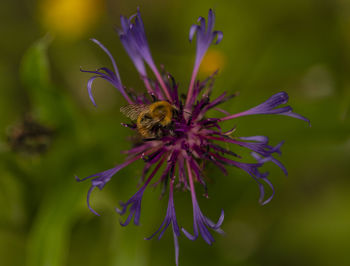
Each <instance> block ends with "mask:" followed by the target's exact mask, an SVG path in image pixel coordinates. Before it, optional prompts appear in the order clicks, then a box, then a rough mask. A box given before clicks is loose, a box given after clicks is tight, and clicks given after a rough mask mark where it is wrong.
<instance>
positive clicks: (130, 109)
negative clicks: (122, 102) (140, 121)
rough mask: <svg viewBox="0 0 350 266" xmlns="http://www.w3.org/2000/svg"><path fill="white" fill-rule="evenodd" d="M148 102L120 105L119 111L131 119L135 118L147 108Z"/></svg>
mask: <svg viewBox="0 0 350 266" xmlns="http://www.w3.org/2000/svg"><path fill="white" fill-rule="evenodd" d="M148 107H149V104H129V105H126V106H122V107H120V112H122V113H123V114H124V115H125V116H127V117H129V118H130V119H131V120H136V119H137V118H138V116H139V114H140V113H141V112H143V111H145V110H147V109H148Z"/></svg>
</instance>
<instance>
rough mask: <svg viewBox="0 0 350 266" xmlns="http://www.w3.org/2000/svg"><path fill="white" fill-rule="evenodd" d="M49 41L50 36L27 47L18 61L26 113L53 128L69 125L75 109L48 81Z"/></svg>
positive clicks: (59, 90) (71, 122) (62, 93)
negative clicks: (24, 90)
mask: <svg viewBox="0 0 350 266" xmlns="http://www.w3.org/2000/svg"><path fill="white" fill-rule="evenodd" d="M51 42H52V37H51V36H50V35H48V34H47V35H45V36H44V37H43V38H41V39H39V40H38V41H36V42H35V43H34V44H33V45H32V46H31V47H29V48H28V50H27V51H26V52H25V54H24V56H23V58H22V62H21V67H20V77H21V82H22V84H23V86H24V87H25V89H26V91H27V94H28V97H29V100H30V104H31V110H30V112H31V113H33V114H34V116H35V117H36V118H37V119H39V120H40V122H44V123H47V124H49V125H54V126H57V125H61V124H64V125H65V126H66V125H67V124H71V125H73V124H74V123H73V116H74V115H75V114H76V110H75V107H74V105H73V104H71V100H70V97H67V96H66V95H65V92H64V90H62V89H61V88H60V87H58V86H56V85H54V84H52V82H51V77H50V63H49V58H48V48H49V45H50V44H51Z"/></svg>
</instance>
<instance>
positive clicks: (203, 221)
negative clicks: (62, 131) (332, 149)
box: [77, 10, 310, 265]
mask: <svg viewBox="0 0 350 266" xmlns="http://www.w3.org/2000/svg"><path fill="white" fill-rule="evenodd" d="M198 22H199V25H193V26H192V27H191V29H190V35H189V36H190V41H191V40H192V39H193V38H194V35H195V34H196V44H197V52H196V58H195V63H194V69H193V72H192V76H191V81H190V84H189V87H188V93H187V97H186V99H185V100H183V99H181V98H180V97H179V94H178V85H177V83H176V82H175V79H174V78H173V76H171V75H170V74H169V73H162V74H161V73H160V72H159V71H158V68H157V66H156V64H155V63H154V61H153V58H152V56H151V52H150V49H149V46H148V42H147V39H146V34H145V29H144V25H143V22H142V19H141V15H140V12H139V10H138V11H137V14H135V15H133V16H131V17H130V18H126V17H123V16H122V17H121V29H120V30H119V31H118V32H119V37H120V40H121V42H122V44H123V46H124V48H125V50H126V52H127V53H128V55H129V56H130V58H131V60H132V61H133V63H134V65H135V67H136V69H137V71H138V72H139V74H140V77H141V79H142V80H143V81H144V84H145V87H146V90H147V92H148V95H144V94H141V95H139V94H137V93H135V92H134V91H133V90H131V89H128V88H126V87H125V86H124V85H123V84H122V82H121V78H120V75H119V72H118V68H117V65H116V63H115V60H114V59H113V57H112V55H111V53H110V52H109V51H108V50H107V49H106V48H105V47H104V46H103V45H102V44H101V43H99V42H98V41H96V40H93V41H94V42H95V43H97V44H98V45H99V46H100V47H101V48H102V49H103V50H104V51H105V52H106V53H107V55H108V56H109V58H110V59H111V62H112V65H113V71H112V70H110V69H108V68H101V69H98V70H96V71H83V70H82V71H83V72H89V73H93V74H95V75H94V76H93V77H92V78H90V80H89V81H88V85H87V88H88V92H89V96H90V98H91V100H92V102H93V104H95V101H94V98H93V96H92V93H91V90H92V82H93V81H94V80H95V79H96V78H103V79H105V80H107V81H108V82H110V83H111V84H112V85H113V86H114V87H115V88H116V89H117V90H118V91H119V92H120V93H121V94H122V95H123V96H124V98H125V100H126V102H127V103H128V104H129V107H128V108H129V109H130V110H132V113H128V117H130V118H131V119H132V120H136V118H137V120H138V122H137V123H136V124H135V123H131V124H122V125H123V126H125V127H127V128H129V129H131V130H133V131H134V132H135V133H134V134H136V135H139V137H140V142H139V143H138V144H137V145H136V146H134V147H133V148H131V149H130V150H128V151H125V152H124V153H125V154H127V156H128V157H127V158H126V160H125V162H124V163H123V164H120V165H117V166H116V167H114V168H112V169H109V170H107V171H104V172H101V173H98V174H94V175H91V176H88V177H86V178H84V179H78V178H77V180H78V181H84V180H86V179H91V187H90V189H89V191H88V196H87V204H88V207H89V209H90V210H91V211H92V212H93V213H95V214H96V215H98V214H97V213H96V212H95V211H94V210H93V209H92V207H91V206H90V203H89V198H90V194H91V192H92V190H93V189H94V188H95V187H98V188H99V189H100V190H101V189H102V188H103V187H104V186H105V185H106V183H107V182H109V181H110V179H111V178H112V176H113V175H115V174H116V173H117V172H118V171H119V170H120V169H122V168H124V167H126V166H128V165H129V164H131V163H133V162H134V161H136V160H139V159H142V160H143V161H144V162H145V165H144V169H143V173H142V177H141V180H142V182H143V185H142V186H141V188H140V189H139V190H138V191H137V192H136V194H134V195H133V196H132V197H131V198H130V199H129V200H128V201H126V202H125V203H123V202H122V203H121V204H120V205H121V208H116V211H117V212H118V213H119V214H120V215H124V214H125V213H127V212H128V213H129V215H128V217H127V218H126V219H125V220H124V221H123V222H121V225H123V226H126V225H128V224H129V223H130V222H131V220H132V219H133V220H134V224H135V225H138V224H139V221H140V215H141V202H142V197H143V194H144V193H145V190H146V188H147V187H148V186H149V185H150V184H151V183H152V185H153V186H155V185H161V186H162V188H163V190H162V194H165V193H166V191H167V189H168V188H169V199H168V208H167V211H166V215H165V219H164V220H163V222H162V223H161V225H160V227H159V228H158V230H156V232H155V233H154V234H153V235H151V236H150V237H148V238H146V239H147V240H149V239H152V238H153V237H154V236H156V235H157V234H158V239H160V238H161V237H162V236H163V234H164V232H165V231H166V229H167V228H168V227H169V226H170V225H171V227H172V231H173V236H174V244H175V256H176V265H178V256H179V243H178V237H179V236H180V227H179V225H178V222H177V218H176V214H175V205H174V190H175V189H180V188H182V189H183V190H189V191H190V192H191V198H192V206H193V234H191V233H189V232H188V231H187V230H186V229H184V228H182V232H183V233H184V235H185V236H186V237H187V238H189V239H190V240H195V239H197V238H198V236H201V237H202V238H203V239H204V241H205V242H207V243H208V244H212V243H213V242H214V237H213V235H212V233H211V231H215V232H217V233H219V234H222V233H223V230H222V229H221V225H222V223H223V221H224V211H223V210H222V211H221V215H220V217H219V219H218V221H217V223H214V222H213V221H212V220H211V219H210V218H208V217H206V216H205V215H204V214H203V213H202V211H201V209H200V207H199V205H198V201H197V196H196V191H195V189H196V188H195V184H196V183H198V185H200V186H202V187H203V189H204V191H205V194H204V195H205V196H207V195H208V188H207V185H206V182H205V181H206V177H205V175H204V171H203V170H204V167H205V165H206V164H207V163H213V164H214V165H215V166H217V167H218V168H219V169H220V170H221V171H222V172H223V174H227V170H226V168H227V166H234V167H237V168H239V169H242V170H243V171H245V172H247V174H248V175H250V176H251V177H252V178H253V179H254V180H255V181H256V182H257V184H258V186H259V191H260V197H259V202H260V203H261V204H266V203H268V202H269V201H270V200H271V199H272V197H273V195H274V193H275V190H274V188H273V186H272V184H271V182H270V181H269V179H268V173H267V172H261V170H260V169H261V167H262V166H263V165H264V164H265V163H267V162H272V163H274V164H276V165H277V166H278V167H280V168H281V170H282V171H283V172H284V173H285V174H286V175H287V170H286V168H285V167H284V165H283V164H282V163H281V162H280V161H279V160H278V159H277V158H276V155H281V151H280V148H281V146H282V144H283V141H282V142H280V143H279V144H277V145H275V146H273V145H271V144H269V139H268V138H267V137H265V136H250V137H238V136H236V134H235V133H236V130H237V129H236V127H235V128H233V129H231V130H229V131H223V130H222V129H221V124H222V123H223V122H225V121H226V120H232V119H235V118H237V117H240V116H246V115H256V114H278V115H286V116H291V117H294V118H298V119H301V120H304V121H306V122H308V123H310V121H309V120H308V119H307V118H305V117H303V116H301V115H299V114H297V113H294V112H293V110H292V108H291V107H290V106H281V105H284V104H286V103H287V102H288V94H287V93H285V92H279V93H276V94H275V95H273V96H271V97H270V98H269V99H268V100H267V101H265V102H263V103H262V104H260V105H257V106H256V107H253V108H250V109H248V110H246V111H242V112H239V113H237V114H230V113H228V112H227V111H225V110H223V109H221V108H218V107H217V106H219V105H220V104H222V103H224V102H225V101H228V100H230V99H231V98H232V97H234V96H236V95H234V94H233V95H229V94H227V93H226V92H225V93H223V94H221V95H220V96H218V97H217V98H215V99H211V98H210V95H211V91H212V89H213V83H214V74H215V73H214V74H213V75H212V76H210V77H208V78H207V79H206V80H204V81H198V80H197V73H198V69H199V66H200V64H201V61H202V59H203V57H204V55H205V53H206V51H207V50H208V47H209V46H210V44H212V43H213V41H214V40H215V39H216V43H219V42H220V41H221V39H222V37H223V35H222V32H220V31H215V30H214V22H215V16H214V12H213V11H212V10H209V14H208V19H207V22H206V20H205V19H204V18H202V17H200V18H199V20H198ZM146 66H148V67H149V68H150V69H151V71H152V72H153V74H154V76H155V79H152V78H150V77H149V76H148V75H147V71H146ZM159 104H160V106H163V107H162V108H165V107H164V106H171V107H169V108H170V109H171V112H170V113H168V114H167V115H164V113H163V115H159V114H158V115H159V116H157V117H156V118H157V119H155V116H152V115H151V111H150V110H151V109H152V108H153V107H154V106H159ZM212 109H216V110H218V111H220V112H222V113H223V114H224V115H225V116H223V117H217V118H216V117H209V116H208V114H207V113H208V111H209V110H212ZM137 110H139V111H137ZM140 110H143V111H140ZM138 118H140V119H138ZM146 118H147V119H148V120H151V121H149V122H148V124H142V123H141V122H140V121H143V120H144V119H146ZM165 119H168V120H169V121H168V122H166V123H165V122H164V121H165ZM148 120H147V121H148ZM145 125H147V126H145ZM145 130H146V131H147V132H146V133H149V132H150V135H151V136H152V137H149V138H148V137H145V136H146V135H147V134H145V132H144V131H145ZM226 144H234V145H237V146H240V147H244V148H246V149H248V150H249V151H251V157H250V158H248V159H246V158H242V157H241V156H239V155H238V154H236V153H235V152H234V151H231V150H228V149H227V148H226V146H227V145H226ZM162 166H164V167H162ZM160 169H162V170H160ZM158 172H160V173H159V174H158ZM157 176H158V179H157ZM264 184H265V185H267V186H269V187H270V188H271V189H272V194H271V195H270V196H268V197H267V198H266V197H265V189H264Z"/></svg>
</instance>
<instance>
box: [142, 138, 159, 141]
mask: <svg viewBox="0 0 350 266" xmlns="http://www.w3.org/2000/svg"><path fill="white" fill-rule="evenodd" d="M152 140H157V138H144V139H143V141H152Z"/></svg>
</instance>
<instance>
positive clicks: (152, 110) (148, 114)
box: [120, 101, 176, 139]
mask: <svg viewBox="0 0 350 266" xmlns="http://www.w3.org/2000/svg"><path fill="white" fill-rule="evenodd" d="M120 111H121V112H122V113H123V114H124V115H125V116H127V117H129V118H130V119H131V120H134V121H136V127H137V131H138V132H139V134H140V135H141V137H142V138H144V139H159V138H162V137H164V136H165V135H168V134H172V132H173V130H172V119H173V117H174V115H175V114H176V109H175V107H174V106H172V105H171V104H170V103H168V102H167V101H157V102H154V103H151V104H129V105H126V106H123V107H121V108H120Z"/></svg>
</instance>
